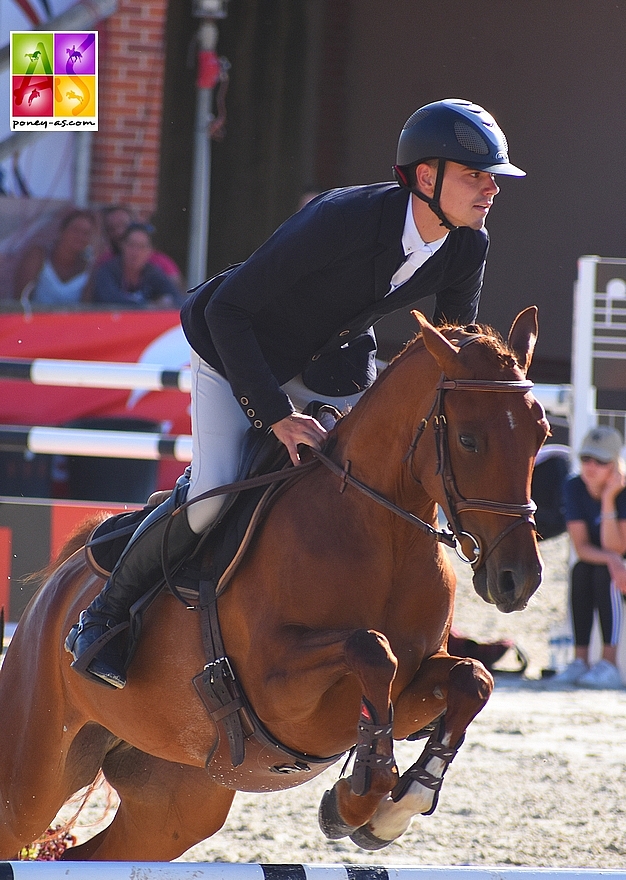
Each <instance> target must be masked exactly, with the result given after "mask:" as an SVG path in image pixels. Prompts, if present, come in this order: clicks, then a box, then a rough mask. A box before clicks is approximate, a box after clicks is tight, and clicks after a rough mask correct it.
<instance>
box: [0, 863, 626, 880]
mask: <svg viewBox="0 0 626 880" xmlns="http://www.w3.org/2000/svg"><path fill="white" fill-rule="evenodd" d="M624 876H625V872H624V871H617V870H603V869H595V868H499V867H447V866H446V867H438V866H437V867H428V866H423V867H422V866H420V867H401V868H393V867H384V866H376V865H374V866H370V865H298V864H294V865H263V864H239V865H235V864H227V863H224V862H220V863H210V864H207V863H206V862H71V861H68V862H0V880H23V878H25V880H32V878H45V880H61V878H64V880H533V878H541V880H543V878H546V880H548V878H554V880H602V878H612V877H615V878H617V877H620V878H623V877H624Z"/></svg>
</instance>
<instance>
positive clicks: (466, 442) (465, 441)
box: [459, 434, 478, 452]
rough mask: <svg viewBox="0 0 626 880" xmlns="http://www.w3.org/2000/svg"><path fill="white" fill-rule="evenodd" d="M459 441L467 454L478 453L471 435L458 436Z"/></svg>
mask: <svg viewBox="0 0 626 880" xmlns="http://www.w3.org/2000/svg"><path fill="white" fill-rule="evenodd" d="M459 441H460V443H461V446H462V447H463V449H467V451H468V452H478V447H477V446H476V440H475V438H474V437H473V436H472V435H471V434H459Z"/></svg>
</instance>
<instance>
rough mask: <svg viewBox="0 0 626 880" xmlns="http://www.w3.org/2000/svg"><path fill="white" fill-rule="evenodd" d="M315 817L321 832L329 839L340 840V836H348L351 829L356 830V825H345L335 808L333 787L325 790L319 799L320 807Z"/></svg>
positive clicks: (335, 799) (335, 801)
mask: <svg viewBox="0 0 626 880" xmlns="http://www.w3.org/2000/svg"><path fill="white" fill-rule="evenodd" d="M317 818H318V821H319V823H320V828H321V829H322V834H323V835H324V836H325V837H327V838H328V839H329V840H340V839H341V838H342V837H348V835H350V834H352V832H353V831H356V830H357V826H356V825H346V823H345V822H344V821H343V819H342V818H341V816H340V815H339V810H338V809H337V797H336V793H335V789H334V788H331V789H330V791H325V792H324V795H323V797H322V800H321V801H320V808H319V810H318V813H317Z"/></svg>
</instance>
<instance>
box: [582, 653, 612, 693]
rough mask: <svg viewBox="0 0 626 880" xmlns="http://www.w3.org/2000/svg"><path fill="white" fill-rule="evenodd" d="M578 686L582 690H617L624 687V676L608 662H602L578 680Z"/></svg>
mask: <svg viewBox="0 0 626 880" xmlns="http://www.w3.org/2000/svg"><path fill="white" fill-rule="evenodd" d="M576 685H577V686H578V687H581V688H595V689H597V690H602V689H606V690H615V689H616V688H621V687H622V676H621V675H620V673H619V669H618V668H617V666H614V665H613V664H612V663H609V661H608V660H600V661H599V662H598V663H596V665H595V666H592V667H591V669H590V670H589V672H585V674H584V675H582V676H581V677H580V678H579V679H578V681H577V682H576Z"/></svg>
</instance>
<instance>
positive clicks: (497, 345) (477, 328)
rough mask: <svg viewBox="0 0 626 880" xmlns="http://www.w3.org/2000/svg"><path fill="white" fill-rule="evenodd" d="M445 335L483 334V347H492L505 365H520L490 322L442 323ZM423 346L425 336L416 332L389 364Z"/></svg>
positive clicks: (441, 327) (440, 326)
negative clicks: (411, 350)
mask: <svg viewBox="0 0 626 880" xmlns="http://www.w3.org/2000/svg"><path fill="white" fill-rule="evenodd" d="M437 330H439V331H440V332H441V333H443V335H444V336H445V337H446V338H447V339H450V338H451V337H452V336H454V335H458V334H459V333H460V334H462V336H463V337H470V336H475V335H477V334H478V335H480V336H481V340H480V342H481V345H482V346H483V348H487V349H490V350H491V351H493V353H494V355H495V356H496V358H497V359H498V361H499V362H500V364H501V366H503V367H511V368H513V367H519V363H518V361H517V358H516V356H515V352H514V351H513V350H512V349H511V347H510V346H509V344H508V343H507V342H506V341H505V339H504V338H503V337H502V336H501V335H500V333H499V332H498V331H497V330H496V329H495V328H494V327H491V326H490V325H489V324H467V325H462V324H440V325H439V326H438V327H437ZM414 346H415V347H416V348H423V347H424V338H423V336H422V333H421V332H418V333H416V335H415V336H414V337H413V339H411V340H409V342H407V344H406V345H405V346H404V348H403V349H402V350H401V351H400V352H399V353H398V354H397V355H396V356H395V357H394V358H392V360H391V361H390V362H389V365H390V366H391V364H393V363H394V362H395V361H397V360H398V358H401V357H403V356H404V355H405V354H408V353H409V351H410V349H412V348H413V347H414Z"/></svg>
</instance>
